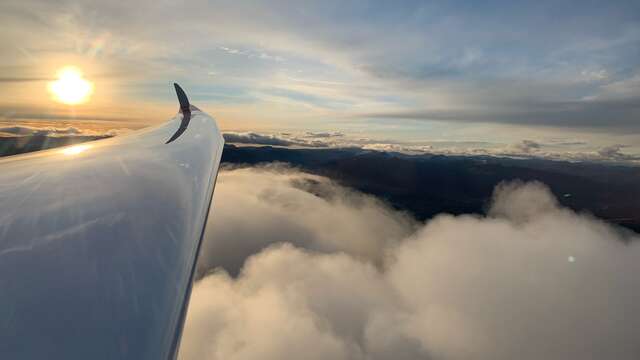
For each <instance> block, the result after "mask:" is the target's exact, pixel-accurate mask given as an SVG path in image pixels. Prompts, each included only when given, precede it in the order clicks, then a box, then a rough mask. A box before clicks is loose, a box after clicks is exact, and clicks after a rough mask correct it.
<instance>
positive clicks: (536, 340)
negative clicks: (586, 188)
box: [181, 168, 640, 360]
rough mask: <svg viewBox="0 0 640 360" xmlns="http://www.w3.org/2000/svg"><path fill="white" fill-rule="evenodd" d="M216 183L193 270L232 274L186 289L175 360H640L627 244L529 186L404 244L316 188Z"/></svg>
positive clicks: (394, 216)
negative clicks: (185, 312) (235, 273)
mask: <svg viewBox="0 0 640 360" xmlns="http://www.w3.org/2000/svg"><path fill="white" fill-rule="evenodd" d="M220 178H221V180H222V181H221V182H220V183H219V184H218V187H217V189H216V198H215V202H214V204H215V205H214V210H213V211H214V214H215V215H214V216H213V217H212V218H213V222H212V223H210V224H209V225H210V227H209V229H212V231H211V232H210V233H209V234H208V236H209V238H208V239H207V243H206V245H207V246H206V247H205V249H203V253H202V260H203V263H204V264H207V265H206V266H205V268H206V267H211V266H216V265H221V266H222V267H223V268H231V269H232V270H233V268H234V267H235V266H237V265H238V264H239V263H240V264H244V265H243V267H242V271H241V272H240V273H239V275H238V276H230V275H228V274H227V272H225V271H224V270H222V269H220V268H219V269H218V270H216V271H214V272H212V273H209V274H208V275H207V276H205V277H204V278H202V279H201V280H200V281H199V282H197V283H196V285H195V288H194V291H193V296H192V300H191V305H190V308H189V314H188V320H187V324H186V328H185V332H184V337H183V343H182V347H181V358H182V359H254V358H255V359H258V358H260V359H281V358H311V359H315V358H317V359H327V358H332V359H388V358H397V359H418V358H420V359H425V358H426V359H498V360H499V359H587V358H588V359H637V358H638V356H639V355H640V346H638V344H639V343H640V342H639V340H640V338H639V336H638V335H637V332H636V329H637V328H638V326H640V315H639V314H640V304H638V302H637V301H635V299H637V297H638V296H639V295H640V290H639V289H640V279H639V278H638V277H637V276H636V274H637V273H638V271H640V261H638V259H640V250H639V248H638V245H637V244H636V240H637V239H634V238H633V237H632V235H630V234H628V233H623V232H620V231H619V229H617V228H613V227H611V226H609V225H607V224H605V223H603V222H601V221H599V220H597V219H594V218H592V217H590V216H588V215H584V214H576V213H574V212H572V211H570V210H567V209H563V208H561V207H559V206H558V205H557V202H556V200H555V199H554V198H553V196H552V195H551V194H550V192H549V191H548V189H547V188H546V187H545V186H544V185H542V184H540V183H527V184H523V183H509V184H502V185H500V186H498V187H497V188H496V190H495V194H494V198H493V202H492V205H491V206H490V210H489V211H488V215H486V216H481V215H465V216H458V217H454V216H449V215H441V216H439V217H437V218H435V219H433V220H431V221H429V222H428V223H426V224H424V226H422V227H421V228H420V229H418V230H417V231H414V230H415V227H414V226H415V224H414V223H412V222H411V221H410V220H407V219H406V217H405V216H404V215H403V214H398V213H396V212H394V211H393V210H390V209H389V208H387V207H385V206H384V205H383V204H382V203H380V202H379V201H376V200H375V199H372V198H370V197H367V196H364V195H361V194H357V193H354V192H352V191H349V190H348V189H344V188H342V187H340V186H338V185H336V184H334V183H332V182H330V181H329V180H327V179H324V178H321V177H316V176H309V175H306V174H301V173H299V172H297V171H295V170H290V169H288V170H287V169H282V168H278V169H274V168H272V169H259V170H256V169H242V170H231V171H223V172H222V173H221V174H220ZM254 223H256V224H254ZM229 224H231V225H229ZM223 225H224V226H223ZM227 226H230V228H231V230H226V229H225V230H223V229H222V228H224V227H227ZM243 226H244V227H246V228H249V230H246V231H245V230H244V229H243V228H242V227H243ZM269 245H270V246H269ZM227 247H229V248H231V249H235V250H232V251H230V252H229V253H226V254H224V253H223V254H221V253H220V252H221V251H224V249H226V248H227ZM264 247H266V248H264ZM238 249H242V250H241V251H238ZM225 258H231V259H233V261H232V262H231V263H232V265H233V266H231V265H229V264H227V263H225V261H224V259H225ZM201 270H205V269H201Z"/></svg>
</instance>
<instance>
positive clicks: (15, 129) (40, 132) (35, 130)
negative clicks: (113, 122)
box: [0, 125, 126, 138]
mask: <svg viewBox="0 0 640 360" xmlns="http://www.w3.org/2000/svg"><path fill="white" fill-rule="evenodd" d="M123 131H126V129H122V130H116V129H112V130H99V131H93V130H88V129H81V128H77V127H73V126H67V127H53V126H42V127H39V126H26V125H11V126H3V127H0V138H1V137H22V136H48V137H62V136H101V137H102V136H115V135H117V134H118V133H120V132H123Z"/></svg>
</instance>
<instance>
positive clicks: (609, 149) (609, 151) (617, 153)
mask: <svg viewBox="0 0 640 360" xmlns="http://www.w3.org/2000/svg"><path fill="white" fill-rule="evenodd" d="M624 147H626V146H625V145H621V144H616V145H611V146H606V147H604V148H602V149H600V150H598V155H600V156H602V157H603V158H604V159H611V160H638V159H640V157H639V156H634V155H630V154H625V153H623V152H622V148H624Z"/></svg>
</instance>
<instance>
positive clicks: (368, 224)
mask: <svg viewBox="0 0 640 360" xmlns="http://www.w3.org/2000/svg"><path fill="white" fill-rule="evenodd" d="M215 196H216V200H215V202H214V207H215V210H214V213H215V215H213V216H211V217H210V218H209V219H210V220H209V224H208V226H207V238H210V239H215V241H206V242H205V243H204V244H203V247H202V253H201V258H200V261H199V271H200V273H203V272H204V271H206V270H207V269H210V268H212V267H216V266H219V267H223V268H224V269H225V270H227V271H229V272H231V273H232V274H236V273H237V272H238V271H239V270H240V268H241V267H242V264H243V263H244V260H245V259H246V258H247V257H249V256H250V255H252V254H255V253H257V252H259V251H260V250H262V249H264V248H266V247H267V246H269V245H270V244H273V243H278V242H287V243H291V244H294V245H296V246H298V247H303V248H306V249H311V250H314V251H317V252H325V253H334V252H345V253H347V254H349V255H351V256H353V257H356V258H361V259H367V260H370V261H374V262H376V263H381V262H382V259H383V257H384V251H385V250H386V249H387V248H388V247H389V245H390V244H391V243H394V242H396V241H398V240H399V239H402V238H404V237H406V236H408V235H409V234H411V232H412V231H413V230H414V227H415V222H414V221H413V220H412V219H411V217H409V216H408V215H406V214H404V213H400V212H397V211H394V210H392V209H391V208H389V207H388V206H386V205H385V204H383V203H382V202H381V201H379V200H377V199H376V198H374V197H372V196H367V195H364V194H361V193H358V192H355V191H352V190H349V189H347V188H345V187H342V186H339V185H337V184H336V183H334V182H333V181H331V180H329V179H327V178H325V177H321V176H316V175H311V174H306V173H302V172H299V171H296V170H293V169H290V168H287V167H285V166H284V165H269V166H264V167H261V168H239V169H232V170H226V171H222V172H221V173H220V174H219V175H218V180H217V186H216V195H215Z"/></svg>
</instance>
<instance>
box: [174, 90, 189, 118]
mask: <svg viewBox="0 0 640 360" xmlns="http://www.w3.org/2000/svg"><path fill="white" fill-rule="evenodd" d="M173 87H174V88H175V89H176V95H178V101H179V102H180V110H182V112H185V111H190V110H191V106H190V105H189V99H188V98H187V94H185V93H184V90H182V88H181V87H180V85H178V84H177V83H173Z"/></svg>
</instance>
